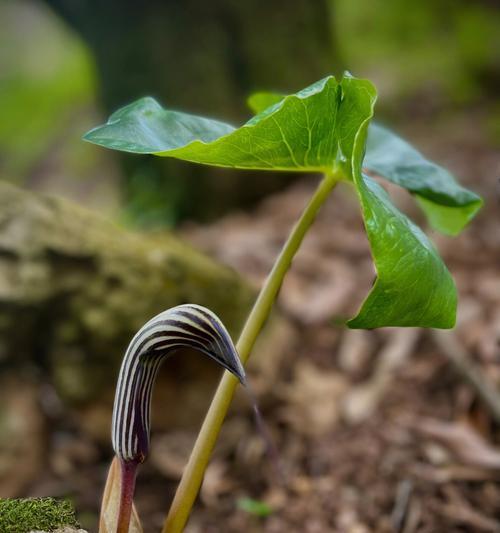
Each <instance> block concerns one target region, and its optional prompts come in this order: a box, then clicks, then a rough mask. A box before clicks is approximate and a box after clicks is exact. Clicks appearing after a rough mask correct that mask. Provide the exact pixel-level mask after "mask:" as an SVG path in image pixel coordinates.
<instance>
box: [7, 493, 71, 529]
mask: <svg viewBox="0 0 500 533" xmlns="http://www.w3.org/2000/svg"><path fill="white" fill-rule="evenodd" d="M64 526H72V527H79V524H78V522H77V521H76V517H75V510H74V509H73V506H72V505H71V503H70V502H69V501H64V500H63V501H57V500H54V498H27V499H0V531H1V532H2V533H28V532H29V531H32V530H42V531H54V530H56V529H58V528H61V527H64Z"/></svg>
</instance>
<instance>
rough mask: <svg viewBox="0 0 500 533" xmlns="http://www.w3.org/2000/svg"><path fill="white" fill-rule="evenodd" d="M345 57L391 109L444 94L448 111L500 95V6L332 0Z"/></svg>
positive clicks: (443, 0) (449, 0) (432, 1)
mask: <svg viewBox="0 0 500 533" xmlns="http://www.w3.org/2000/svg"><path fill="white" fill-rule="evenodd" d="M330 1H331V2H332V4H333V6H334V16H335V19H334V24H335V26H336V28H337V33H338V43H339V46H340V55H341V56H342V57H343V59H344V62H345V64H346V65H348V66H349V68H350V69H352V70H353V71H354V72H355V73H356V74H357V75H363V76H366V77H369V78H370V79H372V80H373V81H374V83H375V84H376V85H377V87H378V88H379V90H380V92H381V94H382V98H381V103H382V104H383V103H384V96H385V97H386V99H387V102H390V103H391V104H392V101H391V100H392V98H394V97H399V98H400V97H404V96H415V95H422V94H426V93H427V94H428V93H429V92H434V93H439V96H440V97H441V105H443V106H450V105H454V104H456V103H464V102H470V101H472V100H474V99H477V98H480V97H484V96H487V95H488V94H489V95H490V96H493V95H494V94H496V91H497V89H498V86H499V84H500V56H499V55H498V50H500V31H499V28H500V10H499V9H498V3H496V2H490V1H485V0H482V1H481V0H479V1H476V2H470V1H464V0H462V1H457V0H439V1H436V0H421V1H420V2H413V3H411V4H409V3H408V2H407V1H406V0H374V1H372V2H366V1H363V0H330Z"/></svg>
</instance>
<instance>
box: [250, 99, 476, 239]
mask: <svg viewBox="0 0 500 533" xmlns="http://www.w3.org/2000/svg"><path fill="white" fill-rule="evenodd" d="M283 98H284V95H282V94H278V93H270V92H259V93H255V94H253V95H251V96H250V97H249V98H248V101H247V103H248V105H249V107H250V109H252V111H254V112H255V113H261V112H263V111H264V110H265V109H266V108H268V107H270V106H276V105H277V104H278V103H279V102H280V101H281V100H283ZM363 166H364V168H366V169H368V170H371V171H372V172H374V173H375V174H377V175H379V176H382V177H384V178H386V179H388V180H389V181H392V182H393V183H395V184H397V185H399V186H401V187H404V188H405V189H407V190H408V191H410V192H411V193H412V194H414V196H415V200H416V201H417V203H418V205H419V206H420V207H421V208H422V210H423V211H424V213H425V214H426V216H427V218H428V220H429V223H430V225H431V226H432V227H433V228H434V229H436V230H438V231H441V232H442V233H445V234H446V235H457V234H459V233H460V232H461V231H462V230H463V228H464V227H465V226H466V225H467V223H468V222H469V221H470V220H471V219H472V218H473V217H474V215H475V214H476V213H477V211H478V210H479V209H480V208H481V205H482V203H483V202H482V200H481V198H480V197H479V196H478V195H477V194H474V193H473V192H472V191H469V190H468V189H465V188H464V187H462V186H461V185H460V184H458V183H457V181H456V180H455V178H454V177H453V176H452V175H451V174H450V172H448V171H447V170H446V169H444V168H442V167H440V166H439V165H436V164H435V163H433V162H432V161H429V160H427V159H426V158H425V157H424V156H423V155H422V154H421V153H420V152H418V151H417V150H415V148H413V147H412V146H411V145H410V144H408V143H407V142H406V141H405V140H404V139H402V138H401V137H399V136H398V135H396V134H395V133H393V132H391V131H390V130H388V129H387V128H384V127H382V126H380V125H379V124H375V123H373V122H372V123H371V124H370V125H369V127H368V140H367V143H366V154H365V158H364V161H363Z"/></svg>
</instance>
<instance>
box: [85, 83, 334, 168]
mask: <svg viewBox="0 0 500 533" xmlns="http://www.w3.org/2000/svg"><path fill="white" fill-rule="evenodd" d="M339 96H340V87H339V84H338V83H337V81H336V80H335V78H334V77H332V76H330V77H328V78H324V79H323V80H320V81H318V82H317V83H315V84H314V85H311V86H310V87H308V88H306V89H304V90H303V91H300V92H299V93H297V94H294V95H290V96H287V97H285V98H284V99H283V100H282V101H281V102H280V103H279V104H278V105H277V106H276V107H275V108H272V109H266V110H265V111H264V112H262V113H261V114H259V115H257V116H255V117H253V118H252V120H250V121H249V122H247V123H246V124H244V125H243V126H242V127H240V128H238V129H235V128H233V127H232V126H229V125H228V124H223V123H221V122H218V121H215V120H210V119H206V118H201V117H197V116H193V115H188V114H186V113H178V112H175V111H168V110H166V109H163V108H162V107H161V106H160V105H159V104H158V103H157V102H156V101H155V100H153V99H152V98H142V99H141V100H138V101H137V102H134V103H133V104H130V105H128V106H126V107H124V108H122V109H120V110H119V111H117V112H116V113H114V114H113V115H112V116H111V118H110V119H109V121H108V123H107V124H105V125H103V126H100V127H97V128H95V129H93V130H91V131H90V132H89V133H87V134H86V135H85V137H84V139H85V140H87V141H91V142H93V143H96V144H99V145H101V146H105V147H108V148H115V149H118V150H123V151H127V152H135V153H150V154H155V155H159V156H166V157H175V158H178V159H183V160H186V161H192V162H196V163H204V164H208V165H216V166H219V167H234V168H242V169H245V168H251V169H261V170H288V171H302V172H304V171H317V172H331V171H332V170H333V167H334V165H335V162H336V159H337V137H336V129H335V126H334V125H335V116H336V113H337V109H338V100H339Z"/></svg>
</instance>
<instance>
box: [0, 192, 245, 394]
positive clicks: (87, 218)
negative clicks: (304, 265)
mask: <svg viewBox="0 0 500 533" xmlns="http://www.w3.org/2000/svg"><path fill="white" fill-rule="evenodd" d="M0 227H1V232H0V361H2V360H3V361H2V362H3V363H5V364H6V365H7V366H9V365H11V366H13V365H15V366H16V368H19V367H20V366H21V365H22V364H23V363H25V364H28V365H33V364H34V365H36V366H37V367H43V368H47V369H48V371H49V372H50V374H51V378H52V380H53V382H54V384H55V386H56V390H57V393H58V394H59V395H60V396H61V397H62V398H63V399H64V400H65V401H70V402H73V403H81V404H85V403H86V402H88V400H89V399H95V398H97V397H100V396H101V395H102V394H104V393H105V392H106V391H108V392H109V389H110V387H109V385H110V380H112V382H113V381H114V379H115V377H114V376H116V372H117V368H118V366H119V364H120V361H121V358H122V356H123V353H124V350H125V348H126V346H127V345H128V343H129V341H130V339H131V338H132V336H133V335H134V334H135V332H136V331H137V330H138V329H139V328H140V327H141V326H142V325H143V324H144V322H145V321H146V320H148V319H149V318H150V317H152V316H153V315H155V314H156V313H158V312H160V311H162V310H164V309H167V308H169V307H172V306H174V305H177V304H180V303H185V302H192V303H198V304H201V305H205V306H207V307H210V308H211V309H212V310H213V311H214V312H215V313H217V314H218V315H219V316H220V317H221V319H222V320H223V321H224V322H225V324H226V325H227V327H228V329H229V330H230V332H232V333H233V335H234V334H235V333H237V332H238V331H239V328H240V327H241V325H242V322H243V320H244V318H245V316H246V314H247V312H248V310H249V308H250V305H251V303H252V301H253V298H254V291H253V290H252V288H251V287H250V286H249V285H248V284H247V283H246V282H245V281H244V280H243V279H242V278H241V277H240V276H239V275H238V274H237V273H235V272H234V271H233V270H231V269H229V268H228V267H225V266H223V265H221V264H219V263H217V262H215V261H214V260H212V259H210V258H209V257H207V256H205V255H203V254H201V253H199V252H197V251H196V250H195V249H193V248H192V247H190V246H189V245H186V244H185V243H184V242H182V241H181V240H179V239H178V238H176V237H175V236H173V235H172V234H170V233H162V234H161V235H140V234H135V233H131V232H127V231H124V230H123V229H120V228H118V227H116V226H114V225H113V224H111V223H110V222H108V221H106V220H103V219H101V218H100V217H99V216H97V215H96V214H94V213H92V212H90V211H87V210H84V209H82V208H80V207H79V206H77V205H75V204H73V203H70V202H68V201H65V200H63V199H60V198H55V197H49V196H43V195H38V194H34V193H30V192H26V191H23V190H21V189H18V188H16V187H13V186H10V185H7V184H5V183H2V184H0ZM186 361H187V359H186ZM176 364H177V365H179V364H180V365H181V367H182V365H183V364H182V362H179V361H178V362H177V363H176ZM186 364H187V367H186V368H185V369H184V370H182V369H181V371H180V372H181V381H182V373H183V372H184V376H185V377H186V378H189V377H190V373H191V372H192V370H190V368H191V367H192V366H193V365H194V366H195V367H196V368H202V369H203V370H202V371H205V369H207V368H209V369H210V370H208V372H209V373H212V374H213V376H214V378H213V382H214V383H215V379H217V376H218V374H219V370H218V369H217V368H215V365H211V364H210V361H208V360H202V359H201V358H199V357H198V358H197V359H196V362H195V363H191V362H187V363H186ZM176 370H178V369H176ZM197 371H198V370H196V372H197ZM209 381H210V380H209Z"/></svg>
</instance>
